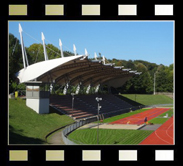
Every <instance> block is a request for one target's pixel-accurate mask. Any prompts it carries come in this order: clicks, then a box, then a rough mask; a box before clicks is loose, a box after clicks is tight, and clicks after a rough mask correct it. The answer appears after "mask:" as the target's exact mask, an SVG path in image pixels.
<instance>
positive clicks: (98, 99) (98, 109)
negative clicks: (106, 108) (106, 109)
mask: <svg viewBox="0 0 183 166" xmlns="http://www.w3.org/2000/svg"><path fill="white" fill-rule="evenodd" d="M100 100H102V98H99V97H96V101H97V114H98V116H97V117H98V118H97V119H98V129H97V144H99V111H100V109H101V108H102V106H100V104H99V101H100Z"/></svg>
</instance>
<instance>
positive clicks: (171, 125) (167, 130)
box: [166, 123, 173, 140]
mask: <svg viewBox="0 0 183 166" xmlns="http://www.w3.org/2000/svg"><path fill="white" fill-rule="evenodd" d="M172 125H173V123H172V124H171V125H170V126H169V127H168V129H169V128H170V127H171V126H172ZM168 129H167V130H166V135H168V137H169V138H171V139H172V140H173V137H171V136H170V135H169V134H168Z"/></svg>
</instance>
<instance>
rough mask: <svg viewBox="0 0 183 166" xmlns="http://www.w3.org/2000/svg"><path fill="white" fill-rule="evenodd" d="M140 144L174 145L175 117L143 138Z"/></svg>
mask: <svg viewBox="0 0 183 166" xmlns="http://www.w3.org/2000/svg"><path fill="white" fill-rule="evenodd" d="M140 145H173V117H171V118H170V119H169V120H167V121H166V122H165V123H164V124H163V125H161V126H160V127H159V128H158V129H157V130H155V131H154V132H153V133H152V134H151V135H149V136H148V137H147V138H146V139H145V140H143V141H142V142H141V143H140Z"/></svg>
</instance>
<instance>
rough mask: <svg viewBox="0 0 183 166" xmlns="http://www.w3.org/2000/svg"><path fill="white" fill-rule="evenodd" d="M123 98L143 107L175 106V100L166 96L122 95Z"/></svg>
mask: <svg viewBox="0 0 183 166" xmlns="http://www.w3.org/2000/svg"><path fill="white" fill-rule="evenodd" d="M122 96H123V97H126V98H127V99H130V100H132V101H135V102H137V103H139V104H142V105H154V104H173V99H172V98H170V97H168V96H165V95H146V94H122Z"/></svg>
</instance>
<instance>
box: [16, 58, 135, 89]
mask: <svg viewBox="0 0 183 166" xmlns="http://www.w3.org/2000/svg"><path fill="white" fill-rule="evenodd" d="M134 74H135V72H134V73H130V72H129V71H128V70H122V69H121V67H114V66H113V64H103V62H102V61H92V60H89V59H88V58H87V56H85V55H77V56H70V57H63V58H57V59H52V60H46V61H42V62H38V63H35V64H32V65H30V66H27V67H26V68H25V69H22V70H20V71H19V72H18V73H17V78H19V80H20V83H25V82H28V81H33V80H36V81H42V82H50V83H52V82H55V83H58V84H64V85H65V84H66V83H67V82H69V83H70V84H71V85H77V84H79V83H80V82H81V83H82V84H83V85H85V86H87V85H89V84H92V85H93V86H95V85H97V84H100V83H106V84H108V85H110V86H113V87H120V86H122V85H123V84H124V83H125V82H126V81H127V80H128V79H129V78H131V77H132V76H133V75H134Z"/></svg>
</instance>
